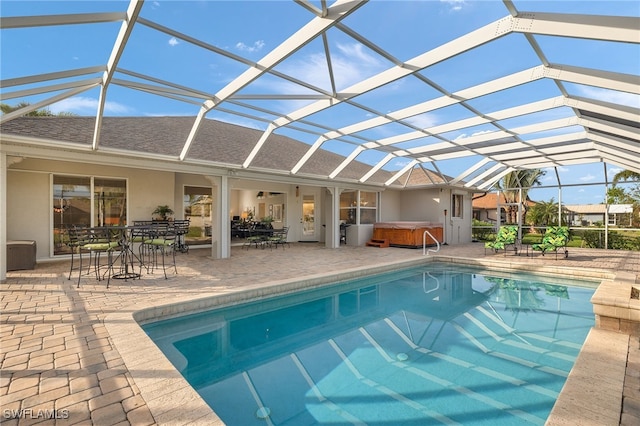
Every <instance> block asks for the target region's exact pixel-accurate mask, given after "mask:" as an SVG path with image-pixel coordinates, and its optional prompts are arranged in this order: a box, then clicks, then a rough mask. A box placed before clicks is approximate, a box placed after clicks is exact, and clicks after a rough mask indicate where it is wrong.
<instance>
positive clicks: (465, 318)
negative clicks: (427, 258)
mask: <svg viewBox="0 0 640 426" xmlns="http://www.w3.org/2000/svg"><path fill="white" fill-rule="evenodd" d="M564 284H566V283H564ZM572 284H575V285H570V286H569V285H554V284H552V283H551V282H550V281H549V280H548V279H546V278H542V277H533V276H527V275H522V276H520V277H518V278H515V277H514V276H513V275H511V274H507V273H498V272H487V271H483V272H482V273H481V272H480V271H479V270H474V269H470V268H467V267H462V266H452V265H448V264H428V265H426V266H423V267H419V268H411V269H408V270H403V271H395V272H393V273H386V274H382V275H378V276H375V277H369V278H363V279H358V280H354V281H349V282H346V283H342V284H340V285H338V286H327V287H323V288H320V289H315V290H311V291H304V292H301V293H296V294H293V295H289V296H283V297H274V298H270V299H266V300H262V301H260V302H253V303H248V304H243V305H240V306H236V307H233V308H223V309H217V310H212V311H209V312H205V313H200V314H195V315H189V316H185V317H181V318H174V319H169V320H163V321H158V322H154V323H150V324H146V325H144V326H143V328H144V330H145V331H146V332H147V334H148V335H149V336H150V337H151V338H152V339H153V340H154V342H155V343H156V344H157V345H158V346H159V347H160V349H161V350H162V351H163V352H164V353H165V354H166V356H167V357H168V358H169V359H170V360H171V362H172V363H173V364H174V365H175V366H176V368H177V369H178V370H179V371H180V372H181V373H182V374H183V376H184V377H185V378H186V379H187V380H188V381H189V383H190V384H191V385H192V386H193V387H194V388H195V389H196V390H197V391H198V393H199V394H200V395H201V396H202V397H203V399H204V400H206V401H207V403H208V404H209V405H210V406H211V408H212V409H213V410H214V411H215V412H216V413H217V414H218V416H220V418H221V419H222V420H223V421H225V422H226V423H227V424H228V425H236V424H242V425H245V424H246V425H251V424H256V425H261V424H277V425H287V424H291V425H299V424H382V423H386V424H421V425H422V424H425V423H433V424H469V425H482V424H491V425H495V424H543V423H544V421H545V420H546V418H547V416H548V414H549V412H550V410H551V408H552V407H553V404H554V402H555V399H556V397H557V395H558V393H559V392H560V390H561V388H562V386H563V384H564V382H565V380H566V377H567V375H568V372H569V371H570V369H571V367H572V365H573V362H574V360H575V357H576V356H577V354H578V352H579V350H580V347H581V346H582V343H583V341H584V339H585V337H586V335H587V333H588V331H589V329H590V328H591V327H592V326H593V323H594V318H593V313H592V308H591V304H590V302H589V300H590V298H591V296H592V294H593V292H594V289H595V285H594V284H593V283H586V282H585V283H579V282H572Z"/></svg>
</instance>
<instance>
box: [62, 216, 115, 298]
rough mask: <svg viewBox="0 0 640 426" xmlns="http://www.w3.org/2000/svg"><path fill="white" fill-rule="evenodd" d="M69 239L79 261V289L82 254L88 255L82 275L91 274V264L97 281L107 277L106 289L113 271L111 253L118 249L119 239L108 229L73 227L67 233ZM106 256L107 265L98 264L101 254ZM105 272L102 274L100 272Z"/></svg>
mask: <svg viewBox="0 0 640 426" xmlns="http://www.w3.org/2000/svg"><path fill="white" fill-rule="evenodd" d="M69 239H70V240H72V241H74V244H76V249H77V252H78V257H79V259H80V265H79V266H78V285H77V287H78V288H79V287H80V278H81V277H82V275H83V272H82V271H83V266H82V263H83V260H82V259H83V257H82V254H83V253H88V254H89V266H88V268H87V271H86V273H85V274H84V275H89V274H91V266H92V264H93V270H94V273H95V276H96V279H97V280H98V281H101V280H103V279H104V277H105V276H106V277H107V288H109V284H110V282H111V275H113V273H114V269H113V262H114V257H113V252H114V251H116V250H118V249H119V247H120V239H119V237H118V235H116V234H115V233H114V232H112V230H110V229H109V228H108V227H101V228H82V227H73V228H71V229H70V232H69ZM103 253H104V254H106V256H107V264H106V265H104V266H102V265H101V264H100V258H101V255H102V254H103ZM102 269H104V270H105V271H104V272H103V273H102V272H101V270H102Z"/></svg>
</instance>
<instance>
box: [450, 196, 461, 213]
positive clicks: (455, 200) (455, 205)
mask: <svg viewBox="0 0 640 426" xmlns="http://www.w3.org/2000/svg"><path fill="white" fill-rule="evenodd" d="M462 200H463V196H462V194H453V195H452V196H451V217H457V218H462Z"/></svg>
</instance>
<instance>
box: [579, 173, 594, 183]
mask: <svg viewBox="0 0 640 426" xmlns="http://www.w3.org/2000/svg"><path fill="white" fill-rule="evenodd" d="M595 178H596V177H595V176H594V175H592V174H591V173H589V174H588V175H586V176H582V177H581V178H580V180H581V181H582V182H591V181H592V180H594V179H595Z"/></svg>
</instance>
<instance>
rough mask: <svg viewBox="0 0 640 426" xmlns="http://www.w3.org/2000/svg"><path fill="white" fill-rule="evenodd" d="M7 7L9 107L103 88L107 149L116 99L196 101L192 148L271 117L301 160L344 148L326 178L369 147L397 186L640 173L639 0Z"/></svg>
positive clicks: (159, 110) (486, 184)
mask: <svg viewBox="0 0 640 426" xmlns="http://www.w3.org/2000/svg"><path fill="white" fill-rule="evenodd" d="M14 3H16V4H17V3H26V4H30V5H31V6H29V9H28V10H30V13H29V14H27V16H25V15H22V14H15V12H13V10H14V9H15V8H16V7H17V6H16V4H14ZM474 8H475V10H474ZM22 9H25V7H24V6H23V7H22ZM594 10H595V12H597V13H596V14H594ZM480 12H481V13H480ZM1 13H2V16H1V20H0V27H1V29H2V34H1V36H2V44H3V54H2V55H3V57H2V76H1V77H2V80H1V82H0V90H1V92H0V96H1V97H2V102H4V103H12V102H13V103H18V102H28V103H29V105H28V106H26V107H24V108H22V109H20V110H17V111H14V112H11V113H7V114H4V115H2V116H1V117H0V123H6V122H9V121H11V120H13V119H15V118H17V117H20V116H22V115H24V114H26V113H28V112H31V111H33V110H37V109H42V108H49V107H51V106H53V105H56V103H60V102H64V101H70V100H72V99H76V100H77V99H84V100H86V99H94V100H95V101H96V102H95V107H94V111H93V113H92V114H90V115H92V116H94V117H96V120H95V122H96V124H95V130H94V134H93V138H92V147H93V149H94V150H98V151H99V150H100V149H101V129H102V120H103V117H105V116H118V115H120V116H132V115H135V116H161V115H176V116H178V115H179V116H192V117H193V124H192V125H191V128H190V131H188V132H185V134H184V140H183V141H181V145H182V149H181V152H180V154H179V156H177V157H176V158H175V161H182V162H186V161H188V160H189V153H190V152H191V150H192V149H193V145H194V143H196V142H198V141H199V140H200V139H198V138H197V134H198V131H199V129H200V128H201V126H202V123H203V121H204V120H207V119H216V120H222V121H228V122H231V123H235V124H241V125H243V126H247V127H251V128H254V129H258V130H260V131H261V136H260V137H259V138H258V139H257V140H253V141H251V144H252V149H251V150H250V151H249V154H248V155H247V156H246V158H244V161H243V162H242V163H241V164H239V165H238V166H239V167H241V168H245V169H251V168H252V165H253V162H254V159H255V158H256V156H257V155H258V153H259V152H260V151H261V150H265V149H269V146H268V145H269V140H270V139H269V137H270V136H271V135H272V134H273V135H284V136H288V137H291V138H294V139H296V140H299V141H302V142H304V143H306V144H307V145H308V149H306V152H305V153H304V154H303V155H302V156H300V158H299V159H298V160H297V162H296V164H295V166H293V167H292V168H291V169H290V170H288V172H289V173H291V174H292V175H296V174H297V173H300V170H301V169H303V167H304V165H305V164H306V163H307V162H309V161H313V160H312V159H313V156H314V155H316V154H317V152H318V150H319V149H321V150H328V151H331V152H335V153H339V154H341V155H343V156H344V161H343V162H342V163H341V164H339V165H338V167H334V168H332V169H331V170H326V177H328V178H329V179H339V176H340V173H341V172H342V171H343V170H344V169H345V168H348V167H350V165H351V164H353V163H354V162H357V163H358V164H362V163H364V164H368V165H369V166H370V167H369V170H368V171H366V172H365V173H363V174H362V175H361V177H360V178H359V179H358V180H359V181H360V182H362V183H367V182H368V180H369V179H370V178H371V176H373V175H374V174H376V173H377V172H379V171H381V170H384V171H385V172H386V173H387V174H388V175H389V176H390V177H389V179H388V180H387V181H385V182H384V184H385V185H390V186H404V185H407V184H408V183H409V182H411V181H412V174H415V173H421V174H424V175H431V176H433V175H439V176H440V177H441V178H442V179H444V180H445V181H446V182H447V183H449V184H453V185H462V186H466V187H470V188H478V189H488V188H490V187H491V186H492V185H493V184H494V183H495V182H496V181H498V180H499V179H500V178H501V177H503V176H504V175H505V174H507V173H509V172H510V171H513V170H518V169H533V168H549V167H551V168H552V167H566V166H571V165H576V164H589V163H607V164H611V165H615V166H617V167H619V168H622V169H628V170H632V171H635V172H638V173H640V131H639V127H640V126H639V117H640V101H639V99H640V97H639V96H640V76H639V74H640V46H639V44H640V18H639V16H640V8H639V6H638V5H637V3H636V2H608V1H603V2H577V1H566V2H565V1H550V2H543V1H539V2H520V1H507V0H505V1H493V2H471V3H467V2H464V1H425V2H415V1H414V2H386V1H370V2H361V1H345V0H338V1H335V2H325V1H296V2H282V1H273V2H270V1H263V2H244V1H236V2H217V1H212V2H191V1H179V2H178V1H172V2H163V1H160V2H158V1H146V2H144V1H136V0H132V1H131V2H129V3H127V2H80V1H78V2H57V1H50V2H42V3H38V2H8V3H7V2H5V3H4V4H3V7H2V11H1ZM598 13H600V14H598ZM30 31H31V32H34V33H35V32H37V33H36V34H37V37H38V38H37V40H38V42H37V43H36V44H35V45H34V44H33V43H34V39H33V38H29V37H27V35H28V34H29V32H30ZM32 34H33V33H32ZM26 40H29V42H28V43H27V42H26ZM21 43H24V47H23V48H22V49H21V48H20V47H21ZM9 47H10V49H9ZM52 50H53V51H54V52H56V55H55V58H56V59H55V60H44V57H45V54H44V52H45V51H46V52H47V54H50V53H51V51H52ZM40 51H42V52H43V53H42V54H40V53H39V52H40ZM6 52H12V53H10V54H11V55H14V56H12V57H8V56H6V55H8V53H6ZM16 52H21V53H20V54H17V53H16ZM614 52H615V53H614ZM176 64H179V66H178V67H176ZM58 105H59V104H58ZM67 105H71V104H67ZM52 144H54V142H52ZM425 171H429V173H428V174H425ZM436 180H437V182H436ZM431 181H432V183H433V184H436V183H441V182H442V181H441V180H440V179H431Z"/></svg>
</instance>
